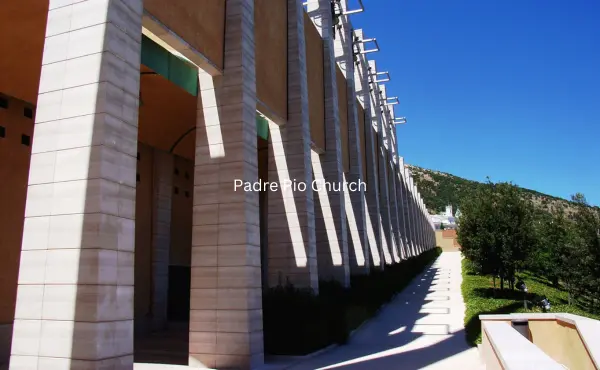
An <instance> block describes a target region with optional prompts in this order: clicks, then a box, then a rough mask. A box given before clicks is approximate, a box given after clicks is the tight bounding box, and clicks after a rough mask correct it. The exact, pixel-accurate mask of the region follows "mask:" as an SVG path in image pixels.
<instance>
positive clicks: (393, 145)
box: [390, 107, 406, 259]
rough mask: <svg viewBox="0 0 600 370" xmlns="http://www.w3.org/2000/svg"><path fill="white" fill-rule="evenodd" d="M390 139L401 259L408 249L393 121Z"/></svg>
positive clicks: (393, 190) (392, 115) (397, 234)
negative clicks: (404, 232)
mask: <svg viewBox="0 0 600 370" xmlns="http://www.w3.org/2000/svg"><path fill="white" fill-rule="evenodd" d="M390 111H391V112H392V113H391V117H392V119H393V117H394V109H393V107H391V108H390ZM390 126H391V127H390V140H391V145H390V149H391V169H390V173H391V176H390V190H391V192H392V194H393V195H394V204H393V206H394V207H393V208H394V214H395V216H396V225H395V226H396V240H397V242H398V252H399V254H400V258H401V259H406V250H405V245H404V244H405V243H404V235H403V230H402V229H403V222H404V220H403V217H402V204H401V203H402V198H401V197H400V193H399V191H398V190H399V189H398V187H399V185H398V141H397V140H396V127H395V126H394V124H393V123H392V124H391V125H390Z"/></svg>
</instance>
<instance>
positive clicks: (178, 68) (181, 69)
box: [169, 54, 198, 96]
mask: <svg viewBox="0 0 600 370" xmlns="http://www.w3.org/2000/svg"><path fill="white" fill-rule="evenodd" d="M169 56H170V63H169V80H170V81H171V82H173V83H174V84H175V85H177V86H179V87H181V88H182V89H184V90H185V91H187V92H189V93H190V94H192V95H194V96H197V95H198V69H197V68H194V67H192V66H190V65H189V64H188V63H187V62H185V61H184V60H181V59H180V58H179V57H177V56H176V55H173V54H170V55H169Z"/></svg>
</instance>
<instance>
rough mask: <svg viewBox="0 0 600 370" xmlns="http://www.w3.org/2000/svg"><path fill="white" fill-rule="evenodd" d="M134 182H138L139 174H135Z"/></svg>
mask: <svg viewBox="0 0 600 370" xmlns="http://www.w3.org/2000/svg"><path fill="white" fill-rule="evenodd" d="M135 181H137V182H140V174H139V173H136V174H135Z"/></svg>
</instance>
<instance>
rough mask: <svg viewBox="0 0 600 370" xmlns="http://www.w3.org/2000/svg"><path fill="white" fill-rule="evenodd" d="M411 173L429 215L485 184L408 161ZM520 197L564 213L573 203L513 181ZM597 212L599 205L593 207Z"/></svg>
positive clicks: (456, 204)
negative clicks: (559, 209)
mask: <svg viewBox="0 0 600 370" xmlns="http://www.w3.org/2000/svg"><path fill="white" fill-rule="evenodd" d="M406 166H407V167H408V169H409V170H410V172H411V174H412V175H413V178H414V181H415V184H416V185H417V186H418V188H419V192H420V193H421V196H422V197H423V200H424V201H425V204H426V206H427V210H428V211H429V213H430V214H432V213H438V212H442V211H444V210H445V208H446V206H447V205H452V207H453V209H454V210H456V209H457V208H458V207H459V206H460V202H461V199H462V198H463V197H465V196H468V195H469V194H470V193H472V192H474V191H475V190H476V188H477V187H479V186H483V185H484V184H485V183H483V182H479V181H476V180H469V179H466V178H463V177H460V176H456V175H453V174H451V173H448V172H443V171H438V170H432V169H427V168H423V167H419V166H415V165H411V164H407V165H406ZM515 186H517V187H518V188H519V190H520V191H521V194H522V196H523V197H524V198H527V199H529V200H531V201H532V202H533V204H534V205H535V206H536V208H541V209H544V210H546V211H555V210H557V209H558V208H562V209H564V210H565V211H566V212H567V213H571V212H572V211H574V209H575V208H574V207H575V203H574V202H572V201H570V200H568V199H564V198H560V197H557V196H554V195H550V194H545V193H542V192H539V191H537V190H533V189H528V188H524V187H521V186H518V185H516V184H515ZM594 208H596V209H597V210H599V211H600V207H594Z"/></svg>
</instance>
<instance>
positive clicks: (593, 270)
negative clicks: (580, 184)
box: [563, 193, 600, 312]
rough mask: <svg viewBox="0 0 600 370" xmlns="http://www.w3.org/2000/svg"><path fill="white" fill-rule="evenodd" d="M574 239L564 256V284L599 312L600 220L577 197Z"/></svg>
mask: <svg viewBox="0 0 600 370" xmlns="http://www.w3.org/2000/svg"><path fill="white" fill-rule="evenodd" d="M572 201H573V202H575V204H577V205H578V207H577V211H576V212H575V213H574V215H573V228H574V236H573V240H572V243H570V244H568V245H567V246H566V247H567V248H565V253H564V255H563V280H564V281H565V286H566V288H567V290H568V291H569V294H570V295H572V296H574V297H575V298H576V299H578V300H579V302H580V303H581V304H582V305H583V306H585V307H586V308H588V309H590V310H591V311H592V312H598V311H600V217H599V215H598V212H596V211H595V209H593V208H592V207H589V205H588V203H587V201H586V199H585V196H584V195H583V194H581V193H577V194H575V195H574V196H573V197H572Z"/></svg>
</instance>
